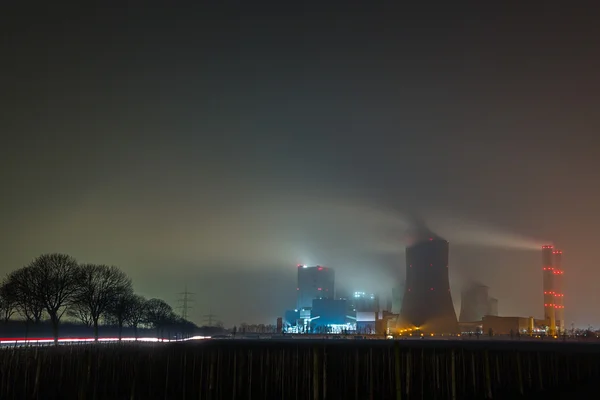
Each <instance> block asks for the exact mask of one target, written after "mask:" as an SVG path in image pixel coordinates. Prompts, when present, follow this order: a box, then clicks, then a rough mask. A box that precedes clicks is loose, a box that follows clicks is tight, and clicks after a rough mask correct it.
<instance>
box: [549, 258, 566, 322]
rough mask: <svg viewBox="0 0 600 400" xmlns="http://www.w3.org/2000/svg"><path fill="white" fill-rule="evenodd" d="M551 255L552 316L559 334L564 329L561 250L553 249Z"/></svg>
mask: <svg viewBox="0 0 600 400" xmlns="http://www.w3.org/2000/svg"><path fill="white" fill-rule="evenodd" d="M552 255H553V256H554V275H553V280H554V316H555V320H556V329H557V331H558V333H559V334H560V333H563V332H564V330H565V306H564V293H563V284H562V282H563V274H564V271H563V269H562V250H555V251H554V252H553V253H552Z"/></svg>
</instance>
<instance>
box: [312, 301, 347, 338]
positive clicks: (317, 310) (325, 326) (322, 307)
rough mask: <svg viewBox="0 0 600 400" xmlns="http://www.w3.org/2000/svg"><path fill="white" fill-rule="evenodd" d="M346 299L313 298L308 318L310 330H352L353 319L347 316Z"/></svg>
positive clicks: (323, 331) (319, 331)
mask: <svg viewBox="0 0 600 400" xmlns="http://www.w3.org/2000/svg"><path fill="white" fill-rule="evenodd" d="M346 303H347V300H334V299H314V300H313V301H312V308H311V312H310V319H309V324H308V325H309V329H310V332H314V333H342V332H343V331H348V330H354V326H355V324H354V321H353V320H352V318H349V316H347V309H348V307H347V304H346Z"/></svg>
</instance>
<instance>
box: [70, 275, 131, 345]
mask: <svg viewBox="0 0 600 400" xmlns="http://www.w3.org/2000/svg"><path fill="white" fill-rule="evenodd" d="M80 274H81V282H80V284H79V287H78V290H77V296H76V297H75V300H74V304H73V311H75V312H77V313H78V315H80V316H81V317H82V318H80V319H82V321H83V322H84V323H85V322H89V323H91V325H92V326H93V327H94V338H95V339H96V340H98V321H99V320H100V317H102V316H103V315H105V314H107V313H108V311H109V309H110V306H111V304H113V303H114V302H115V301H116V299H117V298H118V297H119V296H120V295H122V294H123V295H124V294H129V293H131V292H132V291H133V289H132V285H131V279H129V278H128V277H127V275H125V273H124V272H123V271H121V270H120V269H119V268H117V267H114V266H110V267H109V266H107V265H95V264H84V265H81V267H80Z"/></svg>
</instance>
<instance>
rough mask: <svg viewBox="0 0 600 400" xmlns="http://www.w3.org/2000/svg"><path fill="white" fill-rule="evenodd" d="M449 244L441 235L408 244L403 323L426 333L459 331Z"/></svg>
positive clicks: (402, 312)
mask: <svg viewBox="0 0 600 400" xmlns="http://www.w3.org/2000/svg"><path fill="white" fill-rule="evenodd" d="M448 252H449V244H448V242H447V241H446V240H444V239H441V238H439V237H431V238H428V239H425V240H424V241H419V242H417V243H415V244H413V245H412V246H410V247H407V248H406V289H405V292H404V299H403V301H402V308H401V312H400V320H401V323H402V325H404V326H406V327H410V328H418V329H420V330H421V331H423V332H427V333H436V334H437V333H458V332H459V329H458V322H457V320H456V312H455V311H454V305H453V304H452V296H451V294H450V282H449V280H448Z"/></svg>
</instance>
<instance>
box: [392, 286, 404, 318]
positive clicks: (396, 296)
mask: <svg viewBox="0 0 600 400" xmlns="http://www.w3.org/2000/svg"><path fill="white" fill-rule="evenodd" d="M404 291H405V288H404V285H399V286H398V287H395V288H392V307H391V311H392V313H393V314H400V311H401V310H402V298H403V297H404Z"/></svg>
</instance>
